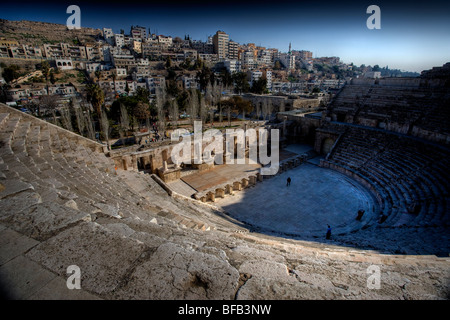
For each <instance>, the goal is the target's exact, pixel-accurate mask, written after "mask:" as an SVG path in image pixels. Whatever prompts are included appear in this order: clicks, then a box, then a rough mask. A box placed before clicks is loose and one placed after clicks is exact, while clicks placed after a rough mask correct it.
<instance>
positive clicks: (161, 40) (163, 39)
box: [157, 35, 173, 47]
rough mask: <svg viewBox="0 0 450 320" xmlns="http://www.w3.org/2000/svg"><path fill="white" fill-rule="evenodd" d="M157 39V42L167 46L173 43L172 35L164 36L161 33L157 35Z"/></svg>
mask: <svg viewBox="0 0 450 320" xmlns="http://www.w3.org/2000/svg"><path fill="white" fill-rule="evenodd" d="M157 39H158V43H160V44H163V45H166V46H167V47H171V46H172V43H173V39H172V37H166V36H163V35H159V36H158V37H157Z"/></svg>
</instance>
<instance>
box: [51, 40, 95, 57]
mask: <svg viewBox="0 0 450 320" xmlns="http://www.w3.org/2000/svg"><path fill="white" fill-rule="evenodd" d="M44 54H45V56H46V57H47V58H63V57H66V58H72V59H74V60H86V59H88V55H87V52H86V47H85V46H71V45H69V44H67V43H58V44H44Z"/></svg>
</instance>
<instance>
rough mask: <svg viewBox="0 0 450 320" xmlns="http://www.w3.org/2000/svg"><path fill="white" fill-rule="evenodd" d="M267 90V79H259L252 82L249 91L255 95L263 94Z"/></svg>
mask: <svg viewBox="0 0 450 320" xmlns="http://www.w3.org/2000/svg"><path fill="white" fill-rule="evenodd" d="M266 90H267V79H266V78H260V79H258V80H256V81H253V83H252V87H251V89H250V91H251V92H253V93H256V94H263V93H264V92H266Z"/></svg>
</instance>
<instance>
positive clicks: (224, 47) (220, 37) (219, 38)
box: [213, 30, 230, 59]
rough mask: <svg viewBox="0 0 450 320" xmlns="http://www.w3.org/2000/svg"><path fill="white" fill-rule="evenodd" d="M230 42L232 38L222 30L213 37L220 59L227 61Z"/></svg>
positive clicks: (215, 50)
mask: <svg viewBox="0 0 450 320" xmlns="http://www.w3.org/2000/svg"><path fill="white" fill-rule="evenodd" d="M229 41H230V36H229V35H228V34H226V33H225V32H223V31H220V30H219V31H217V32H216V34H215V35H214V36H213V46H214V53H216V54H217V55H218V56H219V59H225V58H226V57H227V55H228V43H229Z"/></svg>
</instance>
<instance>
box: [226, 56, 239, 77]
mask: <svg viewBox="0 0 450 320" xmlns="http://www.w3.org/2000/svg"><path fill="white" fill-rule="evenodd" d="M223 66H224V67H225V68H226V69H227V70H228V72H229V73H231V74H233V73H235V72H240V71H241V62H240V61H239V60H235V59H233V60H228V59H227V60H225V61H224V62H223Z"/></svg>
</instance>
